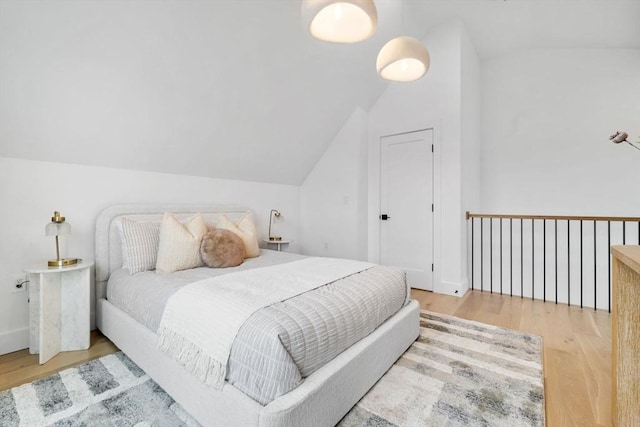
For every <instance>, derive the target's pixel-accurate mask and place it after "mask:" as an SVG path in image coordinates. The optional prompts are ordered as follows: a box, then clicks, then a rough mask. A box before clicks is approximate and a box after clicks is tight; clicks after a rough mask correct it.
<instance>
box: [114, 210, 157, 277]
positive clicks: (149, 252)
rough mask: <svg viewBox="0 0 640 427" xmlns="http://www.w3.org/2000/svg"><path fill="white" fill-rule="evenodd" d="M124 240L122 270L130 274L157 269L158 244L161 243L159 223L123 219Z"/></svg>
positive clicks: (121, 222) (122, 232) (122, 234)
mask: <svg viewBox="0 0 640 427" xmlns="http://www.w3.org/2000/svg"><path fill="white" fill-rule="evenodd" d="M120 239H121V240H122V268H126V269H128V270H129V273H130V274H136V273H140V272H142V271H149V270H153V269H154V268H156V259H157V257H158V244H159V242H160V223H159V222H138V221H133V220H130V219H129V218H126V217H123V218H122V219H121V220H120Z"/></svg>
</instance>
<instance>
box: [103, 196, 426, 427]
mask: <svg viewBox="0 0 640 427" xmlns="http://www.w3.org/2000/svg"><path fill="white" fill-rule="evenodd" d="M165 211H167V212H173V213H177V214H180V213H182V214H187V215H188V214H190V213H195V212H202V213H203V215H205V218H206V217H207V215H209V217H212V216H215V215H216V214H220V213H225V214H227V216H229V217H230V218H231V219H233V218H239V217H240V216H241V215H242V214H244V213H245V212H246V211H247V209H246V208H243V207H239V206H224V205H223V206H203V205H117V206H112V207H110V208H107V209H105V210H104V211H103V212H102V213H101V214H100V215H99V216H98V219H97V222H96V325H97V327H98V329H100V331H101V332H102V333H103V334H104V335H106V336H107V337H108V338H109V339H110V340H111V341H113V342H114V343H115V344H116V345H117V346H118V347H119V348H120V349H121V350H122V351H123V352H124V353H125V354H127V356H129V357H130V358H131V359H132V360H133V361H134V362H135V363H136V364H137V365H138V366H140V367H141V368H142V369H143V370H144V371H145V372H147V373H148V374H149V376H150V377H151V378H153V379H154V380H155V381H156V382H157V383H158V384H159V385H160V386H161V387H162V388H163V389H164V390H166V391H167V392H168V393H169V394H170V395H171V396H172V397H173V398H174V399H175V400H176V401H177V402H178V403H179V404H180V405H182V407H183V408H184V409H186V410H187V411H188V412H189V413H190V414H191V415H193V416H194V417H195V418H196V419H197V420H198V421H199V422H200V423H201V424H203V425H205V426H243V427H244V426H291V427H293V426H332V425H335V424H336V423H337V422H338V421H339V420H340V419H341V418H342V417H343V416H344V415H345V414H346V413H347V412H348V411H349V410H350V409H351V407H353V405H355V404H356V402H357V401H358V400H359V399H360V398H361V397H362V396H363V395H364V394H365V393H366V392H367V390H369V388H371V386H373V385H374V384H375V382H376V381H377V380H378V379H379V378H380V377H381V376H382V375H383V374H384V373H385V372H386V371H387V369H389V367H391V365H392V364H393V363H394V362H395V361H396V360H397V359H398V357H400V355H402V353H403V352H404V351H405V350H406V349H407V348H408V347H409V346H410V345H411V343H412V342H413V341H414V340H415V339H416V338H417V336H418V335H419V306H418V303H417V302H416V301H410V303H409V304H408V305H407V306H405V307H403V308H402V309H401V310H400V311H399V312H398V313H396V314H395V315H394V316H392V317H391V318H390V319H388V320H387V321H386V322H385V323H383V324H382V325H381V326H380V327H379V328H378V329H376V330H375V331H374V332H373V333H371V334H370V335H369V336H367V337H365V338H363V339H362V340H360V341H359V342H357V343H356V344H354V345H353V346H352V347H350V348H348V349H347V350H345V351H344V352H343V353H342V354H340V355H339V356H337V357H336V358H335V359H333V360H332V361H330V362H329V363H327V364H326V365H325V366H323V367H322V368H320V369H318V370H317V371H316V372H314V373H313V374H312V375H310V376H309V377H307V378H306V379H305V381H304V382H303V383H302V384H301V385H300V386H299V387H297V388H296V389H294V390H292V391H290V392H289V393H287V394H285V395H283V396H281V397H279V398H277V399H275V400H274V401H273V402H271V403H269V404H268V405H266V406H262V405H260V404H259V403H257V402H256V401H254V400H253V399H251V398H250V397H248V396H247V395H245V394H244V393H242V392H241V391H239V390H238V389H236V388H235V387H233V386H232V385H231V384H229V383H225V385H224V387H223V388H222V390H216V389H213V388H211V387H208V386H206V385H204V384H203V383H202V382H200V381H199V380H198V379H196V378H195V377H194V376H193V375H191V374H190V373H189V372H187V371H186V370H184V369H183V368H182V367H181V366H180V365H179V364H178V363H177V362H176V361H175V360H173V359H172V358H170V357H168V356H166V355H165V354H164V353H162V352H161V351H159V350H158V349H157V344H156V340H157V336H156V334H155V333H153V332H152V331H151V330H149V329H148V328H147V327H145V326H143V325H141V324H140V323H138V322H136V321H135V320H134V319H133V318H131V317H130V316H129V315H127V314H125V313H124V312H123V311H121V310H120V309H118V308H116V307H115V306H113V305H112V304H110V303H109V301H107V300H106V284H107V281H108V279H109V275H110V274H111V272H112V271H114V270H115V269H117V268H120V266H121V263H122V257H121V253H120V252H121V243H120V236H119V234H118V232H117V229H116V227H115V223H114V220H116V219H117V218H118V217H120V216H131V215H133V216H138V215H140V216H141V217H145V218H147V217H149V216H151V217H155V216H157V218H158V219H160V218H161V217H162V214H163V213H164V212H165Z"/></svg>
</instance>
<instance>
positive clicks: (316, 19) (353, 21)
mask: <svg viewBox="0 0 640 427" xmlns="http://www.w3.org/2000/svg"><path fill="white" fill-rule="evenodd" d="M302 13H303V16H304V17H305V22H308V25H309V32H310V33H311V35H312V36H314V37H315V38H317V39H320V40H324V41H328V42H333V43H356V42H360V41H363V40H366V39H368V38H369V37H371V36H372V35H373V33H375V31H376V25H377V24H378V12H377V10H376V6H375V4H374V3H373V0H341V1H336V0H304V1H303V2H302Z"/></svg>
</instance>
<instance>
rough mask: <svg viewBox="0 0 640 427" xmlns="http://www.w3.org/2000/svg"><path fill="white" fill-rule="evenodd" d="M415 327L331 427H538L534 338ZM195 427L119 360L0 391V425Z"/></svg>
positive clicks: (428, 318) (440, 323)
mask: <svg viewBox="0 0 640 427" xmlns="http://www.w3.org/2000/svg"><path fill="white" fill-rule="evenodd" d="M420 322H421V333H420V337H419V338H418V339H417V340H416V342H415V343H414V344H413V345H412V346H411V347H410V348H409V349H408V350H407V351H406V352H405V354H404V355H403V356H402V357H401V358H400V359H398V361H397V362H396V363H395V364H394V365H393V366H392V367H391V369H389V371H388V372H387V373H386V374H385V375H384V376H383V377H382V378H381V379H380V380H379V381H378V382H377V383H376V384H375V386H374V387H373V388H372V389H371V390H369V392H368V393H367V394H366V395H365V396H364V397H363V398H362V399H361V400H360V402H358V404H357V405H356V406H355V407H354V408H353V409H352V410H351V411H350V412H349V413H348V414H347V415H346V416H345V417H344V418H343V419H342V421H341V422H340V426H341V427H351V426H468V425H473V426H509V427H512V426H541V425H544V400H543V396H544V392H543V376H542V339H541V338H540V337H538V336H534V335H528V334H523V333H520V332H515V331H511V330H507V329H503V328H499V327H494V326H490V325H485V324H482V323H477V322H470V321H467V320H462V319H459V318H455V317H450V316H444V315H440V314H434V313H429V312H424V311H423V312H422V313H421V320H420ZM198 425H199V424H198V423H197V422H196V421H195V420H194V419H193V418H191V416H190V415H189V414H187V413H186V412H185V411H184V410H183V409H182V408H181V407H180V405H178V404H177V403H176V402H175V401H174V400H173V399H172V398H171V397H170V396H169V395H167V394H166V393H165V392H164V390H162V388H160V386H158V385H157V384H156V383H155V382H153V380H151V379H150V378H149V377H148V375H147V374H145V373H144V371H142V370H141V369H140V368H139V367H137V366H136V365H135V364H134V363H133V362H132V361H131V360H130V359H129V358H127V357H126V356H125V355H124V354H123V353H116V354H112V355H109V356H105V357H102V358H100V359H97V360H93V361H91V362H88V363H85V364H83V365H80V366H78V367H75V368H71V369H67V370H64V371H61V372H60V373H58V374H56V375H52V376H50V377H47V378H43V379H40V380H37V381H34V382H32V383H29V384H25V385H22V386H20V387H15V388H13V389H11V390H7V391H3V392H0V426H3V427H5V426H7V427H13V426H15V427H23V426H29V427H31V426H137V427H145V426H172V427H173V426H194V427H195V426H198ZM309 426H313V420H309Z"/></svg>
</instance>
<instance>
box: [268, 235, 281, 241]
mask: <svg viewBox="0 0 640 427" xmlns="http://www.w3.org/2000/svg"><path fill="white" fill-rule="evenodd" d="M281 240H282V237H278V236H273V237H269V241H271V242H279V241H281Z"/></svg>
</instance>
